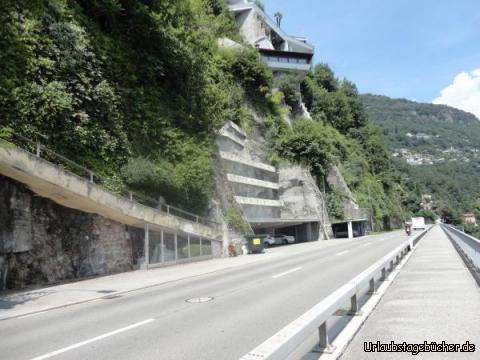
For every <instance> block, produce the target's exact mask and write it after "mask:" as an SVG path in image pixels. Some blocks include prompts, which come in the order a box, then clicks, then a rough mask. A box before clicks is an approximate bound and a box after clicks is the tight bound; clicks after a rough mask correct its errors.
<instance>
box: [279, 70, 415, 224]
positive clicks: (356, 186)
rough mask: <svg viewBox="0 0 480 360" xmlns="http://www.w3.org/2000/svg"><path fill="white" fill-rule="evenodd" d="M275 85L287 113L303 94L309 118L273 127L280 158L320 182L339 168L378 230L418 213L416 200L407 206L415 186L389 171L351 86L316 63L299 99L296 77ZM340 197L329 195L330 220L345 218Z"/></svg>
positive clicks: (376, 135)
mask: <svg viewBox="0 0 480 360" xmlns="http://www.w3.org/2000/svg"><path fill="white" fill-rule="evenodd" d="M277 86H278V88H279V89H281V90H283V91H285V93H286V94H287V96H286V97H285V103H286V104H287V105H288V107H290V108H294V107H295V104H294V103H295V101H296V100H297V99H298V98H299V96H300V95H301V98H302V99H303V101H304V102H305V104H306V106H307V108H308V110H309V111H310V113H311V115H312V117H313V121H310V120H307V119H296V120H295V122H294V124H293V126H292V128H288V127H286V128H284V129H281V130H280V131H279V130H278V127H277V128H276V130H277V131H276V132H275V134H274V136H272V139H273V146H272V147H273V148H274V149H275V150H276V152H277V154H278V155H280V156H281V157H283V158H286V159H288V160H291V161H295V162H298V163H301V164H303V165H306V166H307V167H309V168H310V169H311V171H312V173H313V174H314V175H316V176H317V178H318V179H319V180H320V179H321V178H322V177H324V176H325V175H326V174H327V172H328V169H329V168H330V167H331V165H333V164H338V165H340V169H341V172H342V174H343V176H344V178H345V180H346V182H347V184H348V186H349V188H350V189H351V190H352V193H353V195H354V196H355V198H356V199H357V200H358V202H359V205H360V206H361V207H365V208H370V209H373V216H374V220H375V223H377V224H382V226H385V227H390V226H391V225H393V226H398V225H399V224H400V223H401V222H402V221H403V220H404V219H406V218H408V217H409V216H411V214H412V213H415V212H416V211H418V210H419V209H420V208H419V205H420V200H418V202H412V201H411V198H412V196H410V193H411V192H412V189H414V186H413V184H412V183H411V182H410V181H408V180H404V179H403V178H402V176H401V174H400V173H399V172H397V171H396V170H395V169H394V168H393V166H392V159H391V157H390V155H389V152H388V150H387V147H386V145H385V141H384V138H383V134H382V132H381V130H380V129H379V128H377V127H375V126H374V125H373V124H372V123H370V122H369V121H368V117H367V114H366V112H365V109H364V106H363V104H362V102H361V99H360V96H359V94H358V91H357V89H356V87H355V85H354V84H353V83H351V82H349V81H347V80H343V81H339V80H338V79H337V78H336V77H335V75H334V73H333V72H332V70H331V69H330V68H329V67H328V66H327V65H325V64H319V65H317V66H316V68H315V70H314V71H313V72H312V73H310V74H308V75H307V76H306V77H305V78H304V79H303V80H302V82H301V84H300V86H299V87H300V89H301V94H300V95H299V94H298V93H297V91H296V89H297V88H298V86H296V85H295V78H292V77H285V78H283V79H282V78H281V79H280V80H279V81H278V82H277ZM332 190H333V189H332ZM343 197H344V196H342V195H341V194H338V193H336V192H335V190H333V191H332V192H331V193H330V194H329V196H328V200H329V201H328V207H329V214H330V216H332V217H335V218H337V219H340V218H342V217H343V216H344V215H343V208H342V206H341V202H342V198H343Z"/></svg>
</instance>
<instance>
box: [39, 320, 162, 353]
mask: <svg viewBox="0 0 480 360" xmlns="http://www.w3.org/2000/svg"><path fill="white" fill-rule="evenodd" d="M152 321H155V319H148V320H144V321H140V322H138V323H135V324H132V325H129V326H126V327H123V328H121V329H118V330H115V331H111V332H108V333H106V334H103V335H99V336H96V337H94V338H91V339H88V340H85V341H82V342H79V343H76V344H73V345H70V346H67V347H64V348H62V349H58V350H55V351H52V352H49V353H47V354H45V355H41V356H37V357H35V358H33V359H31V360H44V359H48V358H51V357H53V356H56V355H59V354H63V353H65V352H67V351H70V350H73V349H76V348H79V347H81V346H84V345H87V344H90V343H93V342H95V341H98V340H102V339H105V338H107V337H110V336H113V335H117V334H120V333H122V332H125V331H128V330H132V329H134V328H137V327H139V326H142V325H146V324H148V323H151V322H152Z"/></svg>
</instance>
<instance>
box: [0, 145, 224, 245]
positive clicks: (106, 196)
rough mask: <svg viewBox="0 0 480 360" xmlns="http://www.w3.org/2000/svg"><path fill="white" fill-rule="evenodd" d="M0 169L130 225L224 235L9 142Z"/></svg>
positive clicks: (41, 191)
mask: <svg viewBox="0 0 480 360" xmlns="http://www.w3.org/2000/svg"><path fill="white" fill-rule="evenodd" d="M0 173H1V174H3V175H5V176H7V177H10V178H12V179H14V180H16V181H19V182H21V183H23V184H25V185H27V186H28V187H30V189H32V191H33V192H35V193H37V194H38V195H40V196H42V197H45V198H48V199H51V200H53V201H55V202H57V203H59V204H61V205H63V206H66V207H69V208H73V209H77V210H81V211H84V212H88V213H95V214H98V215H100V216H103V217H105V218H108V219H111V220H115V221H118V222H120V223H123V224H126V225H130V226H137V227H143V225H144V224H145V223H149V224H151V225H152V226H153V227H155V226H158V227H160V228H164V229H171V230H177V231H183V232H186V233H190V234H195V235H198V236H201V237H204V238H208V239H213V240H219V239H221V233H220V231H219V230H217V229H216V228H211V227H208V226H205V225H202V224H199V223H195V222H192V221H188V220H185V219H182V218H179V217H176V216H173V215H168V214H165V213H163V212H161V211H159V210H157V209H154V208H151V207H148V206H145V205H142V204H139V203H137V202H135V201H131V200H130V199H127V198H124V197H122V196H120V195H117V194H115V193H113V192H110V191H109V190H107V189H105V188H104V187H102V186H100V185H96V184H94V183H91V182H89V181H88V180H87V179H84V178H82V177H79V176H77V175H75V174H72V173H70V172H68V171H66V170H63V169H61V168H60V167H58V166H56V165H54V164H52V163H50V162H48V161H46V160H44V159H41V158H38V157H37V156H35V155H33V154H30V153H28V152H26V151H24V150H21V149H18V148H16V147H14V145H9V143H6V142H2V143H0Z"/></svg>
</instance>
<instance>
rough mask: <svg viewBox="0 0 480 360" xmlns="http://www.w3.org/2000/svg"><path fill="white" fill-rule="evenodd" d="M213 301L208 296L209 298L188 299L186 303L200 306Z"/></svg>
mask: <svg viewBox="0 0 480 360" xmlns="http://www.w3.org/2000/svg"><path fill="white" fill-rule="evenodd" d="M212 300H213V297H211V296H207V297H195V298H191V299H187V300H185V301H186V302H188V303H191V304H200V303H204V302H209V301H212Z"/></svg>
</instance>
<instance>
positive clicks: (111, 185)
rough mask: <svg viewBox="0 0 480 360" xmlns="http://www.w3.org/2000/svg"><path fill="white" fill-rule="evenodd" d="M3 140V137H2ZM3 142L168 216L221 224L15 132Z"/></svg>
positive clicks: (9, 134)
mask: <svg viewBox="0 0 480 360" xmlns="http://www.w3.org/2000/svg"><path fill="white" fill-rule="evenodd" d="M0 138H1V137H0ZM2 140H3V141H6V142H8V143H11V144H13V145H16V146H18V147H20V148H21V149H22V150H24V151H27V152H29V153H32V154H34V155H35V156H37V157H38V158H42V159H43V160H46V161H49V162H51V163H52V164H54V165H56V166H61V167H62V168H63V169H64V170H66V171H69V172H71V173H73V174H75V175H77V176H80V177H83V178H86V179H88V180H89V181H90V182H91V183H93V184H97V185H101V186H103V187H104V188H105V189H106V190H107V191H111V192H114V193H115V194H119V195H122V196H124V197H126V198H128V199H129V200H130V201H135V202H137V203H139V204H142V205H145V206H148V207H152V208H155V209H157V210H159V211H161V212H164V213H166V214H167V215H172V216H177V217H181V218H183V219H186V220H190V221H192V222H196V223H201V224H203V225H207V226H218V225H219V223H218V222H216V221H213V220H209V219H207V218H205V217H202V216H199V215H196V214H193V213H191V212H188V211H185V210H182V209H180V208H177V207H175V206H171V205H168V204H163V203H160V202H159V201H158V200H156V199H154V198H151V197H149V196H147V195H144V194H141V193H138V192H135V191H133V190H131V189H128V188H127V187H125V186H124V185H123V184H122V183H121V182H120V181H119V180H115V179H111V178H107V177H105V176H102V175H100V174H98V173H96V172H94V171H93V170H90V169H88V168H87V167H85V166H82V165H80V164H77V163H76V162H74V161H72V160H70V159H68V158H66V157H65V156H63V155H61V154H59V153H57V152H55V151H53V150H51V149H49V148H47V147H46V146H45V145H43V144H42V143H40V142H38V141H33V140H30V139H29V138H27V137H25V136H23V135H20V134H17V133H15V132H8V136H3V139H2Z"/></svg>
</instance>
